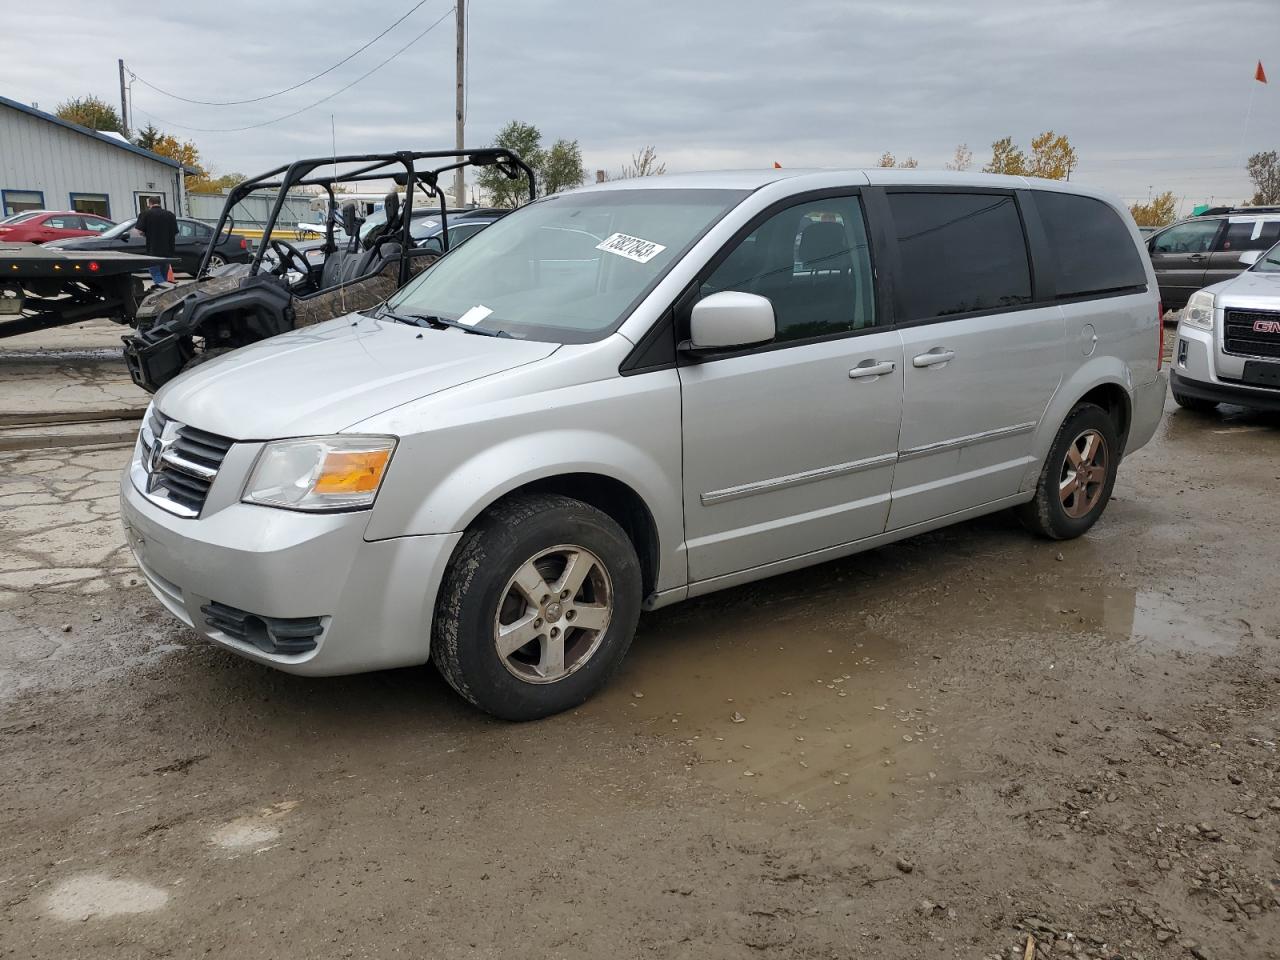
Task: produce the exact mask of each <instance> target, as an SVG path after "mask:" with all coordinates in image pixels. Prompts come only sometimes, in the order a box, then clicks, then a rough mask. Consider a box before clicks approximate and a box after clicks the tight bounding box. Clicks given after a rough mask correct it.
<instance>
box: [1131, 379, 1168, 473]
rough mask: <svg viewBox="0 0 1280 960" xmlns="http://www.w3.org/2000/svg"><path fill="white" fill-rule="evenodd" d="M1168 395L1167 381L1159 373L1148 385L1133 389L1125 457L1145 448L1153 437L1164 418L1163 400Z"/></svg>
mask: <svg viewBox="0 0 1280 960" xmlns="http://www.w3.org/2000/svg"><path fill="white" fill-rule="evenodd" d="M1168 394H1169V380H1168V377H1166V376H1165V373H1164V371H1163V370H1162V371H1160V373H1158V374H1157V375H1156V378H1155V379H1154V380H1152V381H1151V382H1150V383H1144V384H1142V385H1140V386H1138V387H1135V388H1134V391H1133V414H1132V416H1131V417H1130V423H1129V436H1128V438H1127V439H1126V441H1125V451H1124V452H1125V455H1126V456H1128V455H1129V454H1130V453H1133V451H1135V450H1137V449H1139V448H1141V447H1144V446H1146V445H1147V444H1148V443H1149V442H1150V441H1151V438H1152V437H1154V436H1155V433H1156V428H1157V427H1158V426H1159V425H1160V418H1161V417H1162V416H1164V400H1165V397H1166V396H1168Z"/></svg>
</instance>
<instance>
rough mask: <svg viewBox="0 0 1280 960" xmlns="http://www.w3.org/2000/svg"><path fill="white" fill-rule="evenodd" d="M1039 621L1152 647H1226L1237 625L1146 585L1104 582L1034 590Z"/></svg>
mask: <svg viewBox="0 0 1280 960" xmlns="http://www.w3.org/2000/svg"><path fill="white" fill-rule="evenodd" d="M1038 597H1039V600H1040V602H1039V605H1038V606H1039V609H1040V613H1041V617H1042V620H1043V621H1048V622H1052V621H1053V620H1055V619H1056V620H1057V621H1058V622H1060V623H1061V624H1062V625H1063V627H1064V628H1067V629H1071V630H1074V631H1078V632H1087V633H1101V634H1105V635H1107V636H1109V637H1113V638H1116V639H1120V640H1127V641H1131V642H1132V643H1134V644H1136V645H1138V646H1140V647H1143V648H1145V649H1147V650H1150V651H1151V652H1154V653H1172V652H1185V653H1229V652H1231V651H1233V650H1234V649H1236V648H1237V647H1238V646H1239V643H1240V638H1241V635H1242V632H1243V629H1242V625H1240V624H1239V623H1236V624H1234V625H1233V624H1221V625H1218V624H1215V623H1213V622H1211V621H1210V620H1208V619H1206V618H1204V617H1201V616H1200V615H1199V614H1197V613H1196V612H1195V611H1194V610H1193V609H1192V608H1190V607H1187V606H1185V605H1183V604H1180V603H1178V602H1177V601H1176V600H1174V599H1173V598H1171V597H1168V596H1165V595H1164V594H1162V593H1155V592H1154V591H1150V590H1133V589H1129V588H1127V587H1114V586H1108V587H1104V588H1101V589H1098V590H1093V591H1090V592H1079V593H1074V594H1073V593H1067V592H1060V591H1054V590H1045V591H1041V592H1038Z"/></svg>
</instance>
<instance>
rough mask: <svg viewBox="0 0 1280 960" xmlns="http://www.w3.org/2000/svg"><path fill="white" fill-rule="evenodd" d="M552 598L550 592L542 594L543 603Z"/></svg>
mask: <svg viewBox="0 0 1280 960" xmlns="http://www.w3.org/2000/svg"><path fill="white" fill-rule="evenodd" d="M550 599H551V595H550V594H545V593H544V594H543V595H542V602H543V603H546V602H547V601H548V600H550Z"/></svg>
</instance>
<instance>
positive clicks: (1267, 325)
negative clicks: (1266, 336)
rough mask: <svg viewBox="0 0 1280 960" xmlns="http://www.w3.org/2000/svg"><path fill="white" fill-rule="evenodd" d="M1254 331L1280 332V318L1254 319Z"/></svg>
mask: <svg viewBox="0 0 1280 960" xmlns="http://www.w3.org/2000/svg"><path fill="white" fill-rule="evenodd" d="M1253 332H1254V333H1280V320H1255V321H1253Z"/></svg>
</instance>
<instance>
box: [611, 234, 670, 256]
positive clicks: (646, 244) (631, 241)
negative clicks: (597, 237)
mask: <svg viewBox="0 0 1280 960" xmlns="http://www.w3.org/2000/svg"><path fill="white" fill-rule="evenodd" d="M596 249H597V250H603V251H604V252H605V253H616V254H617V255H618V256H620V257H626V258H627V259H628V260H634V261H635V262H636V263H648V262H649V261H650V260H652V259H653V258H654V257H656V256H657V255H658V254H660V253H661V252H662V251H663V250H665V249H667V248H666V247H664V246H663V245H662V244H660V243H654V242H653V241H652V240H641V239H640V238H639V237H629V236H627V235H626V234H625V233H615V234H614V235H613V236H611V237H605V238H604V240H603V241H602V242H601V243H597V244H596Z"/></svg>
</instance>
